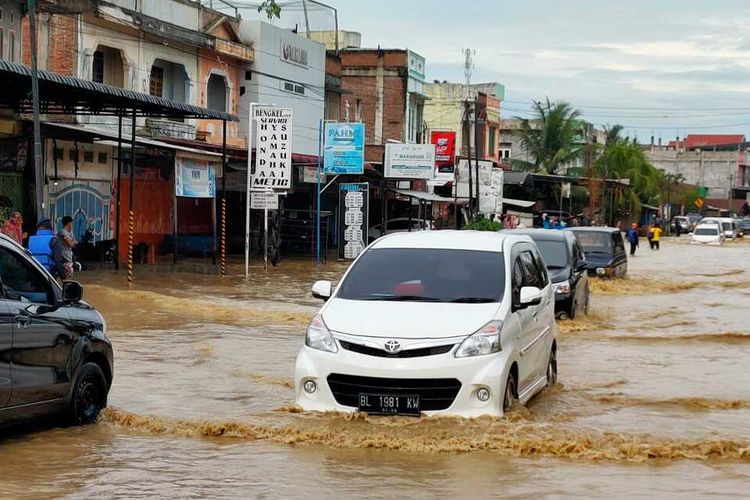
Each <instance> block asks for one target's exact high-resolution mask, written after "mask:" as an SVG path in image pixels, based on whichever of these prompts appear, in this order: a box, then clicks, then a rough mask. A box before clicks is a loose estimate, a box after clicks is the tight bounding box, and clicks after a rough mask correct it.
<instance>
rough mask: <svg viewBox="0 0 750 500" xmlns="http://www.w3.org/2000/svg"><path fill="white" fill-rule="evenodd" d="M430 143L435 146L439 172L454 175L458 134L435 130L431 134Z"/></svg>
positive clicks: (436, 164)
mask: <svg viewBox="0 0 750 500" xmlns="http://www.w3.org/2000/svg"><path fill="white" fill-rule="evenodd" d="M430 143H431V144H434V145H435V167H436V168H437V171H438V172H448V173H453V166H454V165H455V164H456V133H455V132H450V131H438V130H435V131H433V132H431V133H430Z"/></svg>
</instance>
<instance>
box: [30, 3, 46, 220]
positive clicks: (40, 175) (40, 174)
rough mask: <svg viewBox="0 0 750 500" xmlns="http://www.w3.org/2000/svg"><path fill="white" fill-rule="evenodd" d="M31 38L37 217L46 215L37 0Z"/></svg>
mask: <svg viewBox="0 0 750 500" xmlns="http://www.w3.org/2000/svg"><path fill="white" fill-rule="evenodd" d="M27 8H28V11H29V28H30V31H31V33H29V40H30V41H31V98H32V101H33V111H34V194H35V196H36V218H37V220H39V219H41V218H42V217H44V215H45V210H44V208H45V207H44V168H43V165H42V131H41V124H40V119H39V75H38V74H37V39H36V0H28V2H27Z"/></svg>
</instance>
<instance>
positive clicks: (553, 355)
mask: <svg viewBox="0 0 750 500" xmlns="http://www.w3.org/2000/svg"><path fill="white" fill-rule="evenodd" d="M556 383H557V352H556V351H555V349H552V350H551V351H550V352H549V362H548V363H547V387H552V386H553V385H555V384H556Z"/></svg>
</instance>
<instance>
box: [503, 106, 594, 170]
mask: <svg viewBox="0 0 750 500" xmlns="http://www.w3.org/2000/svg"><path fill="white" fill-rule="evenodd" d="M534 114H535V115H536V116H535V117H534V118H533V119H531V120H526V119H525V120H522V121H521V128H520V135H521V147H523V149H524V150H525V151H526V153H528V155H529V156H530V158H531V160H530V161H524V160H511V165H512V166H513V168H516V169H519V170H527V171H532V172H540V173H547V174H559V173H562V170H563V168H564V167H565V166H568V165H570V164H571V163H574V162H575V161H576V160H577V159H578V158H580V156H581V153H582V147H581V144H580V143H581V127H582V121H581V119H580V116H581V115H580V113H579V112H578V111H577V110H576V109H574V108H573V107H572V106H571V105H570V104H568V103H567V102H563V101H558V102H555V103H552V102H550V100H549V99H546V101H545V102H544V103H542V102H535V103H534Z"/></svg>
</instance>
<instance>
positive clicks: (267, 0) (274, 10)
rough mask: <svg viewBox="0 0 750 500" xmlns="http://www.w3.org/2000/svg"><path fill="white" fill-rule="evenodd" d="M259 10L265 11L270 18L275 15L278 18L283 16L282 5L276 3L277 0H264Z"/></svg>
mask: <svg viewBox="0 0 750 500" xmlns="http://www.w3.org/2000/svg"><path fill="white" fill-rule="evenodd" d="M258 12H265V14H266V17H268V19H269V20H271V19H273V18H274V17H275V18H276V19H279V18H281V7H280V6H279V4H277V3H276V0H264V1H263V2H262V3H261V4H260V5H259V6H258Z"/></svg>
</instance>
